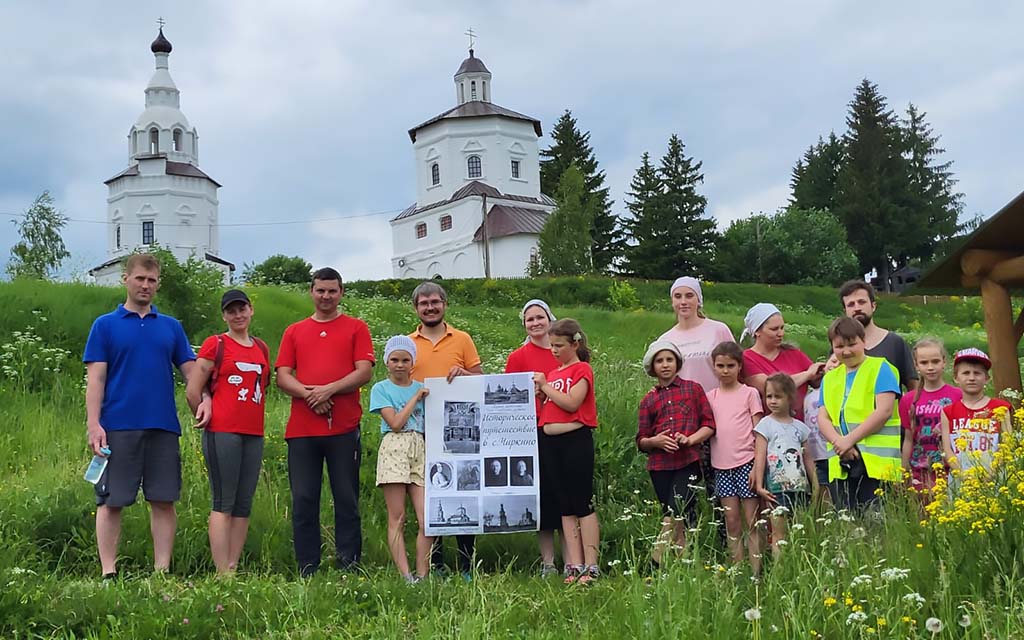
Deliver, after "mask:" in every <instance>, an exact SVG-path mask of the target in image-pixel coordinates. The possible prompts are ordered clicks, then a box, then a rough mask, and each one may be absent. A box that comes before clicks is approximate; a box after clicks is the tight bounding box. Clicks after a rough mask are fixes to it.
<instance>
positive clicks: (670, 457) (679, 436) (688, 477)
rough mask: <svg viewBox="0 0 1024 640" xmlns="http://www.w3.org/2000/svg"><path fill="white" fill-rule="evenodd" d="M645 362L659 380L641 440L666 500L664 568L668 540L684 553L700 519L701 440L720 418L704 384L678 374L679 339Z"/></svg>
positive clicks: (657, 556)
mask: <svg viewBox="0 0 1024 640" xmlns="http://www.w3.org/2000/svg"><path fill="white" fill-rule="evenodd" d="M643 364H644V370H646V371H647V374H648V375H650V376H652V377H654V378H657V380H658V383H657V384H656V385H655V386H654V388H653V389H651V390H650V391H648V392H647V395H646V396H644V399H643V400H641V401H640V409H639V412H638V420H637V422H638V429H637V434H636V444H637V447H639V449H640V451H642V452H644V453H645V454H647V471H648V472H649V473H650V475H651V484H652V485H654V493H655V494H656V495H657V496H658V502H660V503H661V512H662V521H661V533H660V534H659V535H658V538H657V540H656V541H655V543H654V550H653V552H652V553H651V559H652V561H653V562H654V564H655V566H659V565H660V563H661V558H662V555H663V554H664V552H665V546H666V545H667V544H668V540H669V539H670V538H671V539H672V541H673V544H674V545H675V546H676V548H678V549H679V550H680V551H681V550H682V548H683V547H684V546H685V545H686V528H687V527H688V526H692V524H693V522H694V521H695V520H696V514H697V510H696V506H697V505H696V495H695V494H694V491H693V486H694V483H696V482H698V481H699V480H700V479H701V478H702V477H703V473H702V470H701V462H700V444H701V443H702V442H704V441H705V440H707V439H708V438H710V437H711V436H713V435H714V434H715V418H714V414H713V413H712V411H711V405H710V404H709V403H708V399H707V396H705V395H704V390H703V389H702V388H701V386H700V385H699V384H697V383H696V382H692V381H690V380H683V379H682V378H679V377H678V376H677V375H676V374H677V373H678V371H679V368H680V367H681V366H682V364H683V356H682V355H681V354H680V353H679V349H678V348H677V347H676V346H675V345H674V344H673V343H671V342H669V341H668V340H658V341H655V342H654V343H653V344H651V346H650V347H648V348H647V353H646V354H644V360H643Z"/></svg>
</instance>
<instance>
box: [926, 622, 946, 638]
mask: <svg viewBox="0 0 1024 640" xmlns="http://www.w3.org/2000/svg"><path fill="white" fill-rule="evenodd" d="M942 626H943V625H942V620H939V619H938V618H928V619H927V620H925V621H924V628H925V629H927V630H928V632H929V633H931V634H932V635H935V634H936V633H938V632H940V631H942Z"/></svg>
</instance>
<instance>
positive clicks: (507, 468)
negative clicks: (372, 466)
mask: <svg viewBox="0 0 1024 640" xmlns="http://www.w3.org/2000/svg"><path fill="white" fill-rule="evenodd" d="M426 385H427V388H428V389H430V395H428V396H427V399H426V406H425V407H424V409H425V413H424V432H425V435H426V444H427V474H426V475H427V482H426V485H427V486H426V520H427V527H426V534H427V535H428V536H449V535H455V534H480V533H513V532H517V531H537V528H538V526H539V524H540V495H539V492H538V487H539V484H538V483H539V481H540V468H539V465H538V463H537V411H536V405H535V404H534V400H533V376H532V374H529V373H510V374H503V375H493V376H460V377H458V378H455V380H453V381H452V382H451V384H449V383H448V382H447V381H446V380H445V379H444V378H427V380H426Z"/></svg>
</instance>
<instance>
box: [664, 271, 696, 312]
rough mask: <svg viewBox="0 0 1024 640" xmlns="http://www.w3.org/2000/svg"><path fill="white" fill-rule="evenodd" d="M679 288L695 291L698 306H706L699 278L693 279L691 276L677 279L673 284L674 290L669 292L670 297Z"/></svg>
mask: <svg viewBox="0 0 1024 640" xmlns="http://www.w3.org/2000/svg"><path fill="white" fill-rule="evenodd" d="M679 287H689V288H691V289H693V292H694V293H696V294H697V306H698V307H703V306H704V293H703V292H701V290H700V280H698V279H697V278H692V277H690V276H683V277H681V278H676V281H675V282H673V283H672V288H671V289H669V290H668V295H669V296H671V295H672V293H673V292H674V291H675V290H676V289H678V288H679Z"/></svg>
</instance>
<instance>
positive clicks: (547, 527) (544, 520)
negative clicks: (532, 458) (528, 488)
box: [537, 429, 562, 531]
mask: <svg viewBox="0 0 1024 640" xmlns="http://www.w3.org/2000/svg"><path fill="white" fill-rule="evenodd" d="M556 437H557V436H549V435H548V434H546V433H544V431H543V430H542V429H538V430H537V457H538V463H537V464H538V466H539V467H540V480H539V482H540V486H538V487H537V488H538V490H539V491H540V530H541V531H555V530H560V529H561V528H562V505H561V504H560V503H559V500H558V487H557V485H556V484H555V483H556V480H555V476H554V474H555V471H554V469H553V467H552V464H551V456H552V454H553V452H552V445H551V439H552V438H556Z"/></svg>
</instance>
